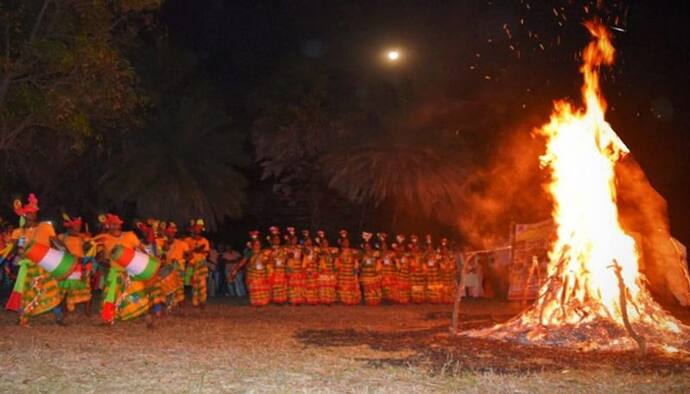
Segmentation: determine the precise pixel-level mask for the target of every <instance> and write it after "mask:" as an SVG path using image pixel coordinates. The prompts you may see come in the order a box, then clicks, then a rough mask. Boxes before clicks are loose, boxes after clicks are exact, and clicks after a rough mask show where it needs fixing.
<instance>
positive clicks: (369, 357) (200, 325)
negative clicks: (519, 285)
mask: <svg viewBox="0 0 690 394" xmlns="http://www.w3.org/2000/svg"><path fill="white" fill-rule="evenodd" d="M517 311H518V306H516V305H511V304H506V303H500V302H492V301H474V302H472V301H470V302H466V303H465V304H464V306H463V315H462V318H463V324H464V326H479V325H488V324H493V322H495V321H502V320H505V319H507V318H508V317H510V316H511V315H512V314H515V313H516V312H517ZM676 314H677V315H679V317H681V318H682V319H683V320H685V321H686V322H688V321H689V320H690V313H688V312H687V311H680V312H677V313H676ZM448 317H449V307H448V306H432V305H420V306H415V305H410V306H382V307H377V308H371V307H364V306H361V307H344V306H331V307H326V306H319V307H299V308H295V307H287V306H286V307H277V306H271V307H268V308H264V309H253V308H250V307H248V306H246V305H244V304H238V303H231V302H228V301H225V302H216V303H213V304H211V305H209V306H208V307H207V309H206V310H205V311H199V310H191V309H190V310H188V311H187V312H186V315H185V316H167V317H164V318H163V319H161V320H158V321H156V326H155V328H154V329H147V328H146V327H145V325H144V323H143V321H135V322H129V323H120V324H116V325H115V326H113V327H103V326H100V325H99V324H98V318H97V317H95V316H94V317H91V318H86V317H84V316H82V315H70V316H69V317H68V326H66V327H59V326H56V325H55V324H54V323H53V321H52V316H44V317H41V318H38V319H36V320H35V321H33V322H32V326H31V327H29V328H19V327H18V326H16V323H15V319H16V316H15V315H13V314H10V313H7V312H2V313H0V330H1V331H0V332H2V335H1V336H0V392H3V393H22V392H29V393H41V392H75V393H91V392H99V393H125V392H129V393H139V392H147V393H158V392H161V393H178V392H179V393H188V392H191V393H215V392H230V393H231V392H281V393H282V392H357V393H359V392H393V393H401V392H402V393H416V392H441V393H443V392H470V393H471V392H476V393H486V392H511V393H515V392H550V393H552V392H562V393H568V392H573V393H583V392H585V393H586V392H607V393H608V392H621V393H622V392H625V393H629V392H641V393H650V392H654V393H656V392H690V358H688V357H687V356H681V357H676V358H669V357H667V356H665V355H661V354H652V355H648V356H645V357H639V356H637V355H636V354H635V353H633V352H631V353H608V354H604V353H600V354H597V353H589V354H586V355H582V354H578V353H574V352H567V351H555V350H549V349H538V348H530V347H524V346H518V345H506V344H502V343H496V342H492V341H477V340H469V339H463V338H456V337H451V336H450V335H448V332H447V327H448Z"/></svg>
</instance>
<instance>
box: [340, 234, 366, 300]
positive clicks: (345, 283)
mask: <svg viewBox="0 0 690 394" xmlns="http://www.w3.org/2000/svg"><path fill="white" fill-rule="evenodd" d="M339 242H340V254H339V255H338V258H337V260H336V271H337V274H338V300H339V301H340V302H341V303H343V304H345V305H359V304H360V303H361V302H362V293H361V291H360V289H359V281H358V280H357V271H358V269H359V264H358V262H357V255H356V251H355V250H354V249H352V248H350V241H349V240H348V239H347V232H346V231H345V230H341V231H340V241H339Z"/></svg>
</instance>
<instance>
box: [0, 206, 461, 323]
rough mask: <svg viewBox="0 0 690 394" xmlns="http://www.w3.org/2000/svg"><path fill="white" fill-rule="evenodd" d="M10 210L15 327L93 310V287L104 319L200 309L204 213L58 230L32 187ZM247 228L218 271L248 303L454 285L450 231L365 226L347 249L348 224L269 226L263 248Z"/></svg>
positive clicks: (371, 296)
mask: <svg viewBox="0 0 690 394" xmlns="http://www.w3.org/2000/svg"><path fill="white" fill-rule="evenodd" d="M14 210H15V212H16V214H17V215H18V216H19V226H18V227H16V228H14V227H12V226H7V227H4V228H3V229H2V231H1V232H0V263H2V264H3V272H4V273H5V275H4V276H5V279H7V278H10V279H11V280H12V282H13V283H12V292H11V294H10V296H9V299H8V301H7V304H6V306H5V309H7V310H10V311H14V312H17V313H18V316H19V319H18V320H19V324H20V325H27V324H28V323H29V320H30V319H31V318H33V317H34V316H38V315H41V314H44V313H47V312H52V313H53V314H54V316H55V319H56V321H57V323H58V324H64V321H65V320H64V316H65V310H67V311H69V312H74V311H75V310H76V309H77V306H78V305H83V306H84V310H85V313H86V314H90V313H91V311H92V309H93V308H92V303H94V302H93V301H95V299H96V298H97V297H98V296H97V295H98V294H100V295H101V297H100V298H101V299H100V300H99V302H100V316H101V319H102V321H103V322H104V323H106V324H113V323H114V322H115V321H118V320H131V319H135V318H138V317H143V318H145V319H146V322H147V324H148V325H151V324H152V323H153V317H154V316H161V315H162V314H164V313H166V312H168V313H174V311H175V310H176V309H180V307H182V306H184V305H185V298H191V305H192V306H193V307H199V308H201V309H203V308H204V305H205V303H206V301H207V294H208V283H209V269H208V264H209V260H210V261H213V260H214V258H213V255H212V256H211V258H210V259H209V253H210V252H211V246H210V243H209V241H208V239H206V238H205V237H204V236H203V232H204V231H205V229H204V222H203V220H201V219H195V220H192V221H191V222H190V225H189V228H188V235H187V236H179V234H178V227H177V225H176V224H175V223H173V222H164V221H158V220H153V219H149V220H146V221H144V222H137V223H136V225H135V227H136V229H137V232H138V233H139V235H137V232H135V231H125V230H123V228H122V226H123V221H122V220H121V219H120V218H119V217H118V216H117V215H115V214H112V213H107V214H103V215H100V216H99V218H98V222H99V229H98V231H96V233H95V234H92V233H91V232H90V231H89V229H88V225H86V226H85V223H83V221H82V219H81V218H80V217H70V216H68V215H67V214H63V221H62V227H64V232H62V233H60V234H57V233H56V231H55V228H54V226H53V224H52V223H51V222H47V221H43V222H42V221H39V220H38V212H39V205H38V199H37V198H36V197H35V196H34V195H33V194H31V195H29V197H28V201H27V202H26V203H24V204H22V203H21V201H19V200H17V201H15V203H14ZM249 235H250V241H249V242H248V243H247V248H246V250H245V252H244V254H243V256H242V258H241V259H240V262H239V264H234V265H233V266H232V269H231V270H230V271H229V272H227V275H224V276H226V278H225V279H227V283H228V284H230V283H232V282H233V280H235V282H236V279H237V277H238V275H240V274H241V275H240V278H241V277H242V276H245V282H246V285H247V287H248V290H249V301H250V304H251V305H252V306H255V307H261V306H265V305H268V304H270V303H274V304H292V305H302V304H306V305H316V304H322V305H331V304H334V303H341V304H345V305H359V304H362V303H363V304H365V305H379V304H380V303H382V302H386V303H397V304H407V303H427V302H428V303H450V302H452V300H453V298H454V295H455V291H456V288H457V282H458V281H457V274H458V269H457V267H456V266H457V264H456V254H455V253H453V252H452V251H451V250H450V249H449V245H448V241H447V239H441V240H440V242H439V244H438V245H437V247H434V245H433V243H432V239H431V236H429V235H427V236H426V237H425V238H424V242H420V239H419V238H418V237H417V236H416V235H411V236H409V237H406V236H404V235H397V236H395V239H394V240H393V242H390V243H389V240H388V236H387V235H386V234H384V233H378V234H376V235H374V234H372V233H368V232H364V233H362V235H361V247H360V248H354V247H352V245H351V242H350V239H349V237H348V233H347V231H345V230H341V231H340V232H339V236H338V241H337V246H331V245H330V243H329V241H328V238H327V237H326V234H325V232H324V231H317V232H316V235H315V237H312V236H311V234H310V233H309V231H306V230H305V231H303V232H302V233H301V235H302V237H301V239H300V237H298V235H297V233H296V231H295V229H294V228H292V227H288V228H287V229H286V232H285V234H284V235H283V234H281V231H280V230H279V229H278V228H277V227H271V228H270V230H269V234H268V236H267V237H266V241H267V244H266V246H265V247H264V246H263V245H262V242H261V236H260V233H259V232H258V231H252V232H250V234H249ZM210 282H211V283H214V282H213V280H211V281H210Z"/></svg>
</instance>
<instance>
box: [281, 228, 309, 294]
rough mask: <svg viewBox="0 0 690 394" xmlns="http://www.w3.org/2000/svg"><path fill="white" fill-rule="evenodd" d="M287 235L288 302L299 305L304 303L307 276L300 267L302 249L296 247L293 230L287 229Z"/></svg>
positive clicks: (301, 266)
mask: <svg viewBox="0 0 690 394" xmlns="http://www.w3.org/2000/svg"><path fill="white" fill-rule="evenodd" d="M287 231H288V235H287V236H286V240H287V242H288V246H286V249H285V251H286V254H287V277H288V300H289V301H290V304H292V305H301V304H303V303H304V302H305V294H304V293H305V286H306V284H307V276H306V274H305V272H304V266H303V265H302V248H300V246H299V245H297V237H296V236H295V233H294V231H295V229H294V228H293V227H288V229H287Z"/></svg>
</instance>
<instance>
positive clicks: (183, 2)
mask: <svg viewBox="0 0 690 394" xmlns="http://www.w3.org/2000/svg"><path fill="white" fill-rule="evenodd" d="M596 3H597V2H576V1H519V0H515V1H507V0H506V1H430V0H426V1H374V0H370V1H337V0H331V1H306V0H293V1H222V0H168V1H166V2H165V5H164V7H163V10H162V16H161V18H162V21H163V22H164V23H165V24H166V25H167V28H168V34H169V37H170V41H171V43H172V45H174V46H177V47H179V48H182V49H185V50H188V51H191V52H193V53H195V54H196V55H197V56H198V59H199V61H200V62H201V65H202V69H203V70H204V72H206V73H208V75H209V78H211V80H212V81H213V83H214V84H215V85H216V86H219V87H221V90H222V91H223V92H224V94H223V97H222V98H221V100H223V102H224V106H225V108H226V109H227V110H228V111H230V113H231V114H232V115H233V118H234V119H235V122H236V124H237V125H238V126H240V127H251V122H252V117H253V114H254V112H253V111H255V108H253V107H252V94H253V92H254V91H255V90H256V89H257V87H259V86H262V85H263V84H264V83H265V80H266V79H267V78H268V77H269V76H271V75H273V74H274V73H276V72H277V71H278V70H280V68H281V67H283V66H284V65H285V64H288V63H289V62H292V61H295V60H296V59H297V60H298V61H299V60H300V59H301V60H304V61H308V62H313V63H317V64H319V65H322V66H323V67H327V68H331V69H334V70H338V72H341V73H343V74H345V75H348V76H349V77H350V78H352V79H353V80H355V81H357V80H361V81H369V82H370V81H372V80H376V79H377V78H378V79H382V80H386V79H390V78H397V79H400V80H402V81H404V82H405V83H408V84H410V86H412V87H413V88H414V89H415V91H416V92H417V95H416V97H418V101H419V102H420V103H421V102H425V103H427V104H429V105H430V106H435V107H439V108H441V107H445V106H449V107H451V106H450V104H451V103H454V102H458V101H460V102H461V101H463V100H477V101H481V102H483V104H485V105H491V104H492V101H494V100H495V101H496V105H502V106H506V107H508V108H509V109H510V110H511V111H515V112H516V113H517V115H515V116H512V117H511V119H512V120H511V121H512V122H514V124H515V127H514V131H515V132H525V133H529V128H530V127H536V126H539V125H540V124H541V123H542V122H544V121H545V120H546V119H547V117H548V115H549V113H550V107H551V103H552V101H553V100H555V99H559V98H563V97H567V98H569V99H571V100H573V101H578V100H579V95H578V89H579V86H580V84H581V78H580V75H579V74H578V71H577V69H578V66H579V62H580V59H579V57H578V54H579V52H580V51H581V49H582V48H583V47H584V45H585V44H586V42H587V40H588V36H587V33H586V30H585V29H584V28H583V27H582V25H581V23H582V22H583V21H584V20H586V19H590V18H592V17H594V16H598V17H600V18H602V19H603V21H604V23H606V24H607V25H608V26H610V27H614V28H615V30H614V31H613V37H614V45H615V46H616V49H617V51H618V52H617V59H616V64H615V65H614V67H613V68H612V69H609V70H606V71H605V72H604V82H603V84H604V94H605V96H606V98H607V100H608V102H609V112H608V119H609V121H610V122H611V123H612V125H613V127H614V129H615V130H616V131H617V133H618V134H619V135H620V136H621V137H622V139H623V140H624V141H625V142H626V144H627V145H628V146H629V148H630V149H631V151H632V153H633V155H634V157H635V159H636V160H637V161H638V162H639V163H640V164H641V166H642V167H643V168H644V170H645V172H646V174H647V176H648V177H649V179H650V181H651V183H652V184H653V185H654V187H655V188H656V189H657V190H658V191H659V192H660V193H661V194H662V195H663V196H665V197H666V199H667V201H668V204H669V211H670V219H671V225H672V231H673V233H674V234H675V235H676V237H678V238H679V239H681V240H682V241H683V242H684V243H685V244H690V206H689V205H688V204H687V195H688V193H690V163H689V160H688V159H687V152H688V149H689V148H690V116H689V114H690V107H689V106H690V101H689V100H688V99H689V97H688V95H689V93H688V88H689V87H690V75H689V74H688V71H689V70H690V49H689V48H690V34H689V33H688V30H687V29H688V25H689V22H690V18H688V16H689V15H690V5H688V2H663V1H661V2H658V1H654V2H651V1H642V0H640V1H610V2H606V1H604V2H601V3H602V5H601V6H599V7H597V5H596ZM621 30H622V31H621ZM390 46H399V47H401V48H403V50H404V54H405V59H404V62H401V64H400V65H399V66H397V67H396V68H395V69H392V68H391V67H386V66H385V65H384V64H382V62H381V61H380V59H379V56H380V53H381V51H382V50H383V49H384V48H387V47H390ZM420 98H421V99H420ZM420 105H421V104H420ZM446 114H447V113H446ZM520 114H524V115H520ZM477 116H479V117H481V116H483V115H482V113H478V114H477ZM461 122H462V119H457V118H454V117H453V116H452V115H449V116H443V115H439V116H438V119H436V120H434V122H433V123H434V124H437V125H440V127H447V128H449V129H454V128H455V127H456V125H455V123H461ZM526 125H528V126H526ZM507 128H508V129H510V127H507ZM504 137H505V130H502V131H500V132H499V131H496V130H483V131H482V134H481V140H483V143H484V144H488V145H489V146H495V147H497V149H496V150H498V147H499V146H500V145H501V143H502V141H503V140H504ZM534 159H535V160H537V158H536V157H535V158H534ZM487 160H488V158H487Z"/></svg>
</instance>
